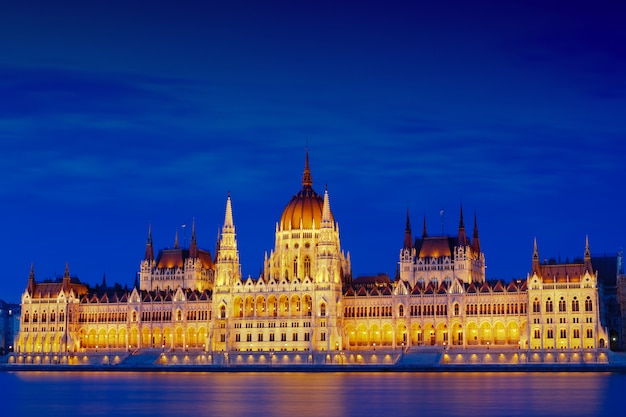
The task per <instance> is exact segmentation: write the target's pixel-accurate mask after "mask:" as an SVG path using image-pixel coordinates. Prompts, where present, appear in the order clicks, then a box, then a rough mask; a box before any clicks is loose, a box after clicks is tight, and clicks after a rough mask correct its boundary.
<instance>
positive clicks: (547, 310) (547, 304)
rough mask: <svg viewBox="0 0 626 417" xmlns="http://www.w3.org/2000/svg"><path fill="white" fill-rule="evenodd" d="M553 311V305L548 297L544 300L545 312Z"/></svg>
mask: <svg viewBox="0 0 626 417" xmlns="http://www.w3.org/2000/svg"><path fill="white" fill-rule="evenodd" d="M553 311H554V305H553V303H552V300H551V299H550V298H548V300H547V301H546V313H552V312H553Z"/></svg>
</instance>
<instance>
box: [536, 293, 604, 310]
mask: <svg viewBox="0 0 626 417" xmlns="http://www.w3.org/2000/svg"><path fill="white" fill-rule="evenodd" d="M545 308H546V310H545V311H546V313H553V312H554V302H553V301H552V299H551V298H550V297H548V299H547V300H546V306H545ZM558 308H559V313H566V312H567V302H566V301H565V298H564V297H561V298H560V299H559V303H558ZM571 311H572V312H578V311H580V304H579V301H578V298H577V297H574V298H573V299H572V302H571ZM591 311H593V301H592V300H591V297H590V296H587V298H586V299H585V312H587V313H588V312H591ZM533 313H541V302H540V301H539V298H535V299H534V300H533Z"/></svg>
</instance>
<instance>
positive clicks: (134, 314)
mask: <svg viewBox="0 0 626 417" xmlns="http://www.w3.org/2000/svg"><path fill="white" fill-rule="evenodd" d="M133 321H137V312H136V311H133Z"/></svg>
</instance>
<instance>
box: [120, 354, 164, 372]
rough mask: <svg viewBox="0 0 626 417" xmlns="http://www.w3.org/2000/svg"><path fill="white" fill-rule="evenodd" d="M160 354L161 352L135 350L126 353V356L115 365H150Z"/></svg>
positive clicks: (134, 366)
mask: <svg viewBox="0 0 626 417" xmlns="http://www.w3.org/2000/svg"><path fill="white" fill-rule="evenodd" d="M160 356H161V352H154V351H151V352H141V353H137V352H135V353H133V354H131V355H128V357H127V358H126V359H124V361H122V362H121V363H120V364H119V365H117V366H120V367H128V368H143V367H150V366H153V365H154V364H155V362H156V361H157V360H158V359H159V357H160Z"/></svg>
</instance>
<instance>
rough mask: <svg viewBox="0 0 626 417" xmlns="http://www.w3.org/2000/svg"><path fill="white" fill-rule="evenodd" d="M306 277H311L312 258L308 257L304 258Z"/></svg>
mask: <svg viewBox="0 0 626 417" xmlns="http://www.w3.org/2000/svg"><path fill="white" fill-rule="evenodd" d="M304 276H305V277H310V276H311V258H309V256H308V255H307V256H305V257H304Z"/></svg>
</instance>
